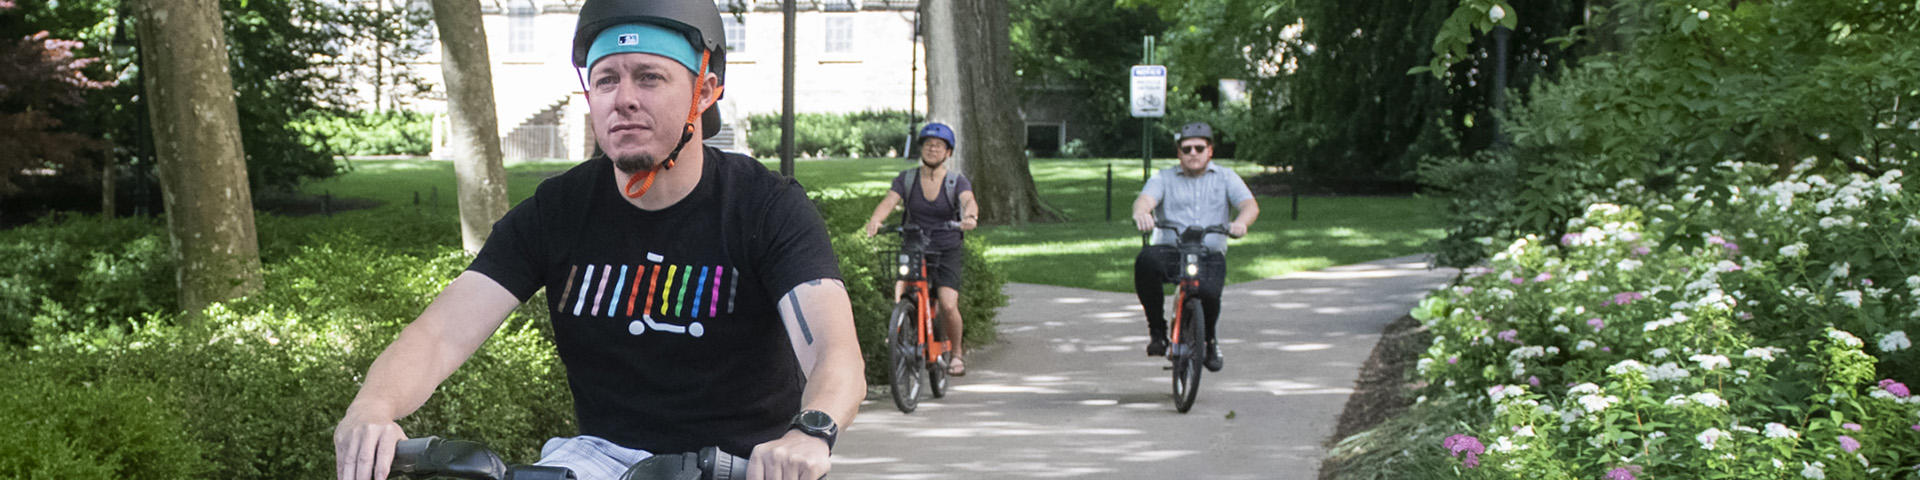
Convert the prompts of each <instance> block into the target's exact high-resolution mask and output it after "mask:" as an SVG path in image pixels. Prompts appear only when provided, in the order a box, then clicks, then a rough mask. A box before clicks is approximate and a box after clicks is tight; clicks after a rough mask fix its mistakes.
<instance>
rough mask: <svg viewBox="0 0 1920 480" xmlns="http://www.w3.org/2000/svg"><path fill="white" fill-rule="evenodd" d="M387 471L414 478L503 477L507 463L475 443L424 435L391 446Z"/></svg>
mask: <svg viewBox="0 0 1920 480" xmlns="http://www.w3.org/2000/svg"><path fill="white" fill-rule="evenodd" d="M388 471H390V472H395V473H400V474H403V475H408V476H416V477H432V476H441V477H449V478H462V479H469V480H503V479H505V478H507V465H506V463H504V462H501V461H500V456H498V455H494V454H493V451H492V450H487V447H486V446H484V445H481V444H478V443H474V442H468V441H464V440H441V439H440V438H439V437H426V438H416V439H408V440H402V441H400V443H398V444H395V445H394V451H393V466H392V467H390V468H388Z"/></svg>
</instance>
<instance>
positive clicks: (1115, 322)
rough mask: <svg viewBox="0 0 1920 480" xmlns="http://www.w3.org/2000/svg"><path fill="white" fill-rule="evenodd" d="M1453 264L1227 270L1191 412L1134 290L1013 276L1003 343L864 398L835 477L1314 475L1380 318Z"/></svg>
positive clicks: (1408, 260) (1408, 261)
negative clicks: (962, 370) (944, 372)
mask: <svg viewBox="0 0 1920 480" xmlns="http://www.w3.org/2000/svg"><path fill="white" fill-rule="evenodd" d="M1454 274H1455V271H1454V270H1450V269H1443V270H1428V269H1427V262H1426V259H1425V257H1402V258H1395V259H1387V260H1380V261H1374V262H1368V263H1363V264H1357V265H1347V266H1341V267H1334V268H1329V269H1325V270H1318V271H1313V272H1301V273H1295V274H1290V275H1286V276H1282V277H1276V278H1270V279H1266V280H1258V281H1253V282H1246V283H1241V284H1235V285H1229V286H1228V287H1227V289H1226V292H1225V293H1224V297H1223V300H1222V313H1221V315H1222V316H1221V319H1220V330H1221V331H1220V334H1219V336H1220V341H1221V348H1222V349H1223V350H1224V351H1225V353H1226V357H1227V367H1226V369H1225V370H1222V371H1221V372H1219V373H1211V372H1210V373H1207V374H1206V375H1204V377H1203V378H1202V379H1201V387H1200V397H1199V400H1198V401H1197V402H1195V404H1194V407H1193V409H1192V411H1191V412H1189V413H1187V414H1181V413H1178V412H1175V411H1174V408H1173V401H1172V394H1171V378H1170V377H1171V374H1170V372H1168V371H1166V370H1164V369H1163V367H1165V366H1166V365H1167V362H1166V360H1164V359H1162V358H1159V357H1147V356H1145V354H1144V348H1145V345H1146V342H1147V335H1146V330H1147V329H1146V325H1145V323H1146V322H1145V320H1143V318H1144V317H1143V315H1142V313H1141V310H1140V305H1139V302H1138V301H1137V300H1136V299H1135V298H1133V295H1131V294H1121V293H1111V292H1097V291H1091V290H1081V289H1073V288H1063V287H1053V286H1045V285H1028V284H1008V285H1007V287H1006V288H1007V295H1008V296H1009V297H1010V299H1009V303H1008V305H1007V307H1006V308H1005V309H1003V310H1002V311H1001V314H1000V342H999V343H998V344H996V345H994V346H992V347H991V348H990V349H982V350H979V351H976V352H974V354H973V355H970V356H969V357H968V361H967V370H968V372H969V373H968V375H967V376H965V377H960V378H956V379H954V387H953V391H952V392H950V393H948V395H947V397H946V398H942V399H932V398H927V397H924V396H923V397H922V399H921V402H920V408H919V410H918V411H916V412H915V413H913V414H911V415H905V414H901V413H900V412H899V411H898V410H895V409H894V407H893V403H892V401H891V400H889V399H888V398H887V397H886V396H885V394H884V393H882V394H881V395H878V396H872V397H870V398H869V399H868V401H867V402H865V403H863V404H862V405H861V410H860V417H859V418H858V419H857V420H856V421H855V422H854V424H853V425H852V426H851V427H850V428H849V429H848V430H847V432H846V433H844V434H843V435H842V437H841V440H840V443H839V446H838V447H837V448H836V449H835V450H836V452H835V454H834V457H833V462H834V467H833V472H832V473H831V474H830V478H834V479H901V480H909V479H932V478H1183V479H1184V478H1221V479H1238V478H1244V479H1277V478H1314V477H1315V475H1316V472H1317V470H1318V468H1319V465H1320V459H1321V457H1322V456H1324V454H1325V448H1324V447H1323V446H1322V444H1323V442H1324V441H1325V440H1326V439H1327V437H1328V436H1330V435H1332V434H1333V430H1334V427H1335V425H1336V421H1337V419H1338V417H1339V415H1340V411H1341V409H1342V407H1343V406H1344V405H1345V403H1346V401H1347V396H1348V394H1350V393H1352V391H1353V388H1352V387H1353V384H1354V381H1355V379H1356V378H1357V377H1358V375H1359V372H1360V367H1361V364H1362V363H1363V362H1365V361H1366V358H1367V355H1368V353H1369V352H1370V351H1371V350H1372V348H1373V345H1374V343H1375V342H1376V341H1377V340H1378V339H1379V336H1380V332H1381V330H1382V329H1383V328H1384V327H1385V326H1386V325H1387V324H1388V323H1391V322H1392V321H1393V320H1394V319H1397V318H1399V317H1400V316H1402V315H1405V314H1406V313H1407V311H1408V310H1410V309H1412V307H1413V305H1414V304H1415V303H1417V302H1418V301H1419V299H1420V297H1421V296H1423V295H1425V293H1426V292H1427V291H1429V290H1431V289H1433V288H1437V287H1439V286H1441V285H1442V284H1443V283H1444V282H1445V281H1446V280H1448V279H1450V278H1452V276H1453V275H1454ZM1168 303H1169V304H1170V303H1172V302H1168ZM923 395H924V394H923Z"/></svg>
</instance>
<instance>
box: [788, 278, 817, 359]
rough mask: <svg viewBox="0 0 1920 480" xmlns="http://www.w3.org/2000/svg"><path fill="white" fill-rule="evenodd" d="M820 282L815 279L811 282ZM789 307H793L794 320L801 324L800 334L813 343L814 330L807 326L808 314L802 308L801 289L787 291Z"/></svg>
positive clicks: (808, 342) (808, 343)
mask: <svg viewBox="0 0 1920 480" xmlns="http://www.w3.org/2000/svg"><path fill="white" fill-rule="evenodd" d="M818 282H819V280H815V281H813V282H810V283H818ZM787 307H788V308H792V309H793V321H794V322H795V323H799V324H800V335H801V336H802V337H804V338H805V339H806V340H807V345H813V330H810V329H808V328H807V314H806V313H804V312H802V311H801V310H800V295H799V290H797V289H796V290H794V291H790V292H787Z"/></svg>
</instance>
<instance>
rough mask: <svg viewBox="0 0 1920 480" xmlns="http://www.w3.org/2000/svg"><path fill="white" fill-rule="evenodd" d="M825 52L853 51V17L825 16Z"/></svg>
mask: <svg viewBox="0 0 1920 480" xmlns="http://www.w3.org/2000/svg"><path fill="white" fill-rule="evenodd" d="M826 33H827V45H826V51H827V53H849V52H852V51H853V17H848V16H839V15H836V16H831V17H827V28H826Z"/></svg>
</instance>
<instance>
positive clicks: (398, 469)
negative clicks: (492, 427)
mask: <svg viewBox="0 0 1920 480" xmlns="http://www.w3.org/2000/svg"><path fill="white" fill-rule="evenodd" d="M745 460H746V457H736V456H734V455H733V454H730V453H727V452H725V451H721V450H720V449H719V448H717V447H707V448H703V449H700V451H699V452H697V453H693V452H689V453H679V454H656V455H654V456H652V457H648V458H647V459H646V460H642V461H640V463H636V464H634V465H633V468H630V469H628V470H627V472H626V474H624V475H621V476H620V478H621V480H661V479H674V480H679V479H683V478H689V477H688V475H689V474H697V475H698V476H697V477H693V478H699V479H700V480H739V479H743V478H747V462H746V461H745ZM388 471H390V472H392V473H393V474H395V475H401V476H407V477H410V478H432V477H449V478H460V479H468V480H573V478H574V475H573V471H572V470H568V469H567V468H565V467H553V466H539V465H514V466H512V467H508V466H507V465H506V463H505V462H501V461H500V456H499V455H495V454H494V453H493V451H492V450H488V449H487V447H486V446H485V445H481V444H479V443H476V442H469V441H464V440H442V439H441V438H440V437H423V438H410V439H406V440H401V441H400V443H399V444H397V445H395V446H394V451H393V466H392V467H391V468H390V469H389V470H388Z"/></svg>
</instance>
